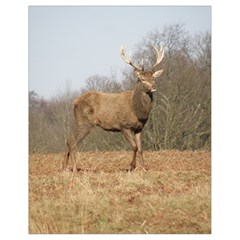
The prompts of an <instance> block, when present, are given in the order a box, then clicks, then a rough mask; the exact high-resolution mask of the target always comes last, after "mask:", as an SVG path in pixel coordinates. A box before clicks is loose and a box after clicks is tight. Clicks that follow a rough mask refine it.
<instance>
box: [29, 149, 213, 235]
mask: <svg viewBox="0 0 240 240" xmlns="http://www.w3.org/2000/svg"><path fill="white" fill-rule="evenodd" d="M144 155H145V160H146V165H147V167H148V171H146V172H143V171H135V172H127V171H126V169H127V168H128V165H129V163H130V160H131V156H132V155H131V152H99V153H98V152H87V153H79V155H78V159H79V161H78V167H79V171H78V173H77V174H73V173H72V172H71V171H69V172H61V171H60V167H61V161H62V157H63V155H62V154H48V155H37V154H34V155H30V157H29V232H30V233H210V232H211V156H210V155H211V154H210V152H204V151H196V152H190V151H186V152H179V151H161V152H145V153H144ZM80 159H81V160H80ZM124 168H125V169H124Z"/></svg>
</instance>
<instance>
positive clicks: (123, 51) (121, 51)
mask: <svg viewBox="0 0 240 240" xmlns="http://www.w3.org/2000/svg"><path fill="white" fill-rule="evenodd" d="M120 53H121V57H122V59H123V61H124V62H126V63H127V64H129V65H130V66H132V67H133V68H135V69H137V70H139V71H142V70H141V68H139V67H137V66H135V65H134V64H133V63H132V61H131V60H130V59H129V60H127V58H126V55H125V50H124V48H123V46H121V50H120Z"/></svg>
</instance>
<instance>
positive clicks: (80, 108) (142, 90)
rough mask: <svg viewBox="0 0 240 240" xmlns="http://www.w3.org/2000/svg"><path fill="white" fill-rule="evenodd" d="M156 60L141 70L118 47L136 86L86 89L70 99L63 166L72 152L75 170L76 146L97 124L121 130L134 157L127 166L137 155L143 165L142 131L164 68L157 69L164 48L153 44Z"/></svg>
mask: <svg viewBox="0 0 240 240" xmlns="http://www.w3.org/2000/svg"><path fill="white" fill-rule="evenodd" d="M154 49H155V50H156V53H157V61H156V63H155V64H154V66H153V67H152V69H151V71H144V67H143V64H142V66H141V68H140V67H138V66H136V65H135V64H133V63H132V61H131V60H127V58H126V56H125V50H124V49H123V47H122V48H121V56H122V59H123V60H124V61H125V62H126V63H127V64H129V65H130V66H132V67H133V71H134V75H135V76H136V78H137V83H136V85H135V89H134V90H132V91H127V92H122V93H102V92H95V91H90V92H86V93H84V94H83V95H81V96H80V97H78V98H76V99H75V100H74V102H73V105H74V115H75V121H76V130H75V132H74V134H73V136H72V137H70V138H69V139H68V141H67V146H66V151H65V158H64V160H63V164H62V168H63V170H64V169H66V167H67V165H68V161H69V157H70V156H71V159H72V162H73V171H74V172H75V171H76V170H77V167H76V157H75V148H76V146H77V145H78V143H79V142H80V141H82V140H83V138H84V137H86V136H87V134H89V133H90V131H91V129H92V128H93V127H95V126H99V127H101V128H103V129H104V130H106V131H117V132H122V133H123V135H124V136H125V138H126V139H127V140H128V142H129V143H130V145H131V146H132V149H133V159H132V162H131V164H130V170H134V169H135V168H136V157H137V155H138V157H139V158H140V163H141V167H142V168H143V169H144V160H143V154H142V146H141V133H142V130H143V127H144V125H145V124H146V122H147V120H148V116H149V113H150V110H151V108H152V105H153V92H155V91H156V79H157V78H158V77H159V76H160V75H161V73H162V72H163V70H156V68H157V67H158V65H159V64H160V62H161V60H162V59H163V55H164V50H163V48H160V49H158V48H156V47H154Z"/></svg>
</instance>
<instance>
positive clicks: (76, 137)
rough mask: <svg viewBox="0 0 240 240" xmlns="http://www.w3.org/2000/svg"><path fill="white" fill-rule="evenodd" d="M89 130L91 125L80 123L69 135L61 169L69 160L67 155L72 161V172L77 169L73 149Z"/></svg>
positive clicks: (64, 167)
mask: <svg viewBox="0 0 240 240" xmlns="http://www.w3.org/2000/svg"><path fill="white" fill-rule="evenodd" d="M90 130H91V126H89V125H87V124H81V125H79V126H78V127H77V129H76V131H75V133H74V134H73V136H71V137H70V138H69V139H68V140H67V146H66V150H65V157H64V159H63V163H62V169H63V170H65V169H66V167H67V165H68V162H69V157H71V160H72V163H73V172H76V171H77V164H76V152H75V149H76V147H77V145H78V144H79V143H80V142H81V141H82V140H83V139H84V138H85V137H86V136H87V135H88V134H89V133H90Z"/></svg>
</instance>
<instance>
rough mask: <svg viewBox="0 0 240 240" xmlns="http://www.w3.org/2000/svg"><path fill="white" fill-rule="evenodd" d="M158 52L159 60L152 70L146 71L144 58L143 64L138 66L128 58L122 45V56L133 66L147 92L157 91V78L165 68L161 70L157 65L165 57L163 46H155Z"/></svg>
mask: <svg viewBox="0 0 240 240" xmlns="http://www.w3.org/2000/svg"><path fill="white" fill-rule="evenodd" d="M153 48H154V49H155V51H156V53H157V61H156V63H155V64H154V65H153V67H152V69H151V70H150V71H144V65H143V59H142V64H141V67H138V66H136V65H135V64H133V62H132V61H131V60H130V59H129V60H127V58H126V56H125V50H124V48H123V46H122V47H121V51H120V52H121V57H122V59H123V60H124V62H126V63H127V64H129V65H130V66H132V67H133V71H134V75H135V76H136V77H137V79H138V81H140V82H141V83H142V86H143V88H144V89H145V92H155V91H156V79H157V78H158V77H160V75H161V74H162V72H163V69H161V70H156V69H157V67H158V66H159V64H160V62H161V61H162V59H163V56H164V50H163V48H162V47H161V48H160V49H158V48H156V47H155V46H153Z"/></svg>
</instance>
